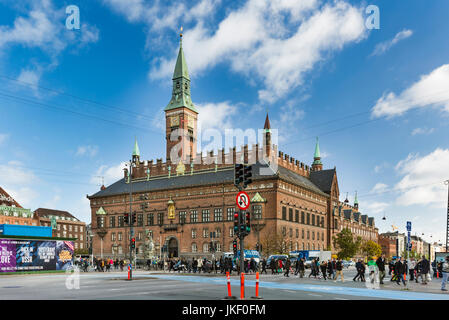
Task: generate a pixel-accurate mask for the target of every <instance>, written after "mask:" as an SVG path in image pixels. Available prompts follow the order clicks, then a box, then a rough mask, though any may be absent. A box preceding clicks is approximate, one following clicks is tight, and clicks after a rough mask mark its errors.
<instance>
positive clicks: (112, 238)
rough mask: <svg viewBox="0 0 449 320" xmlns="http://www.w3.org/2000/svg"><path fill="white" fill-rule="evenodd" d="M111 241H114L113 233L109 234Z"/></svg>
mask: <svg viewBox="0 0 449 320" xmlns="http://www.w3.org/2000/svg"><path fill="white" fill-rule="evenodd" d="M111 241H115V233H111Z"/></svg>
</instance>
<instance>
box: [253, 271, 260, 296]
mask: <svg viewBox="0 0 449 320" xmlns="http://www.w3.org/2000/svg"><path fill="white" fill-rule="evenodd" d="M251 299H262V298H261V297H259V272H256V296H255V297H251Z"/></svg>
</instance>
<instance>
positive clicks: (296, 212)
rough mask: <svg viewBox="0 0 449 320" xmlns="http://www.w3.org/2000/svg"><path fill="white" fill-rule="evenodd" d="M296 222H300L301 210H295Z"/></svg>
mask: <svg viewBox="0 0 449 320" xmlns="http://www.w3.org/2000/svg"><path fill="white" fill-rule="evenodd" d="M295 222H299V211H298V210H295Z"/></svg>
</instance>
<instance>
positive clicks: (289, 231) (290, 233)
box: [288, 228, 293, 238]
mask: <svg viewBox="0 0 449 320" xmlns="http://www.w3.org/2000/svg"><path fill="white" fill-rule="evenodd" d="M288 236H289V237H290V238H291V237H293V229H292V228H290V229H289V230H288Z"/></svg>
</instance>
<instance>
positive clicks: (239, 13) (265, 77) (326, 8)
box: [104, 0, 367, 102]
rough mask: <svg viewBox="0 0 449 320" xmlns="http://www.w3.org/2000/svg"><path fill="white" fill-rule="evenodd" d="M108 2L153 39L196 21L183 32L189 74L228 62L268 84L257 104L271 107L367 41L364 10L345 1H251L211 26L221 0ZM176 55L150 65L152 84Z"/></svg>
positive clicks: (168, 71) (164, 74) (167, 72)
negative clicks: (334, 57)
mask: <svg viewBox="0 0 449 320" xmlns="http://www.w3.org/2000/svg"><path fill="white" fill-rule="evenodd" d="M104 3H106V4H108V5H109V6H111V7H112V8H113V10H115V11H117V12H121V13H122V14H124V15H125V16H126V17H127V19H128V20H129V21H131V22H143V23H146V24H147V26H148V27H149V32H150V33H151V34H152V35H153V34H154V30H157V29H159V30H160V29H162V28H169V29H171V30H176V29H177V28H178V27H179V25H180V24H181V23H182V22H187V21H195V24H194V26H193V27H191V28H185V32H184V37H183V39H184V41H183V48H184V51H185V54H186V57H187V59H188V63H189V70H190V72H191V74H192V75H193V76H195V75H197V74H199V73H201V72H203V71H205V70H206V69H208V68H211V67H214V66H215V65H217V64H220V63H223V62H227V63H230V65H231V68H232V69H233V70H234V71H235V72H238V73H241V74H244V75H246V76H248V77H251V80H252V81H253V80H254V79H256V80H257V81H260V82H262V83H263V86H262V87H261V89H260V90H259V98H260V99H261V100H263V101H267V102H274V101H276V100H278V99H279V98H282V97H284V96H285V95H286V94H287V93H288V92H290V90H293V89H294V88H297V87H299V86H301V85H303V83H304V77H305V76H306V74H307V73H308V72H310V71H311V70H312V69H313V68H314V67H315V66H316V64H317V63H319V62H321V61H324V60H325V59H326V58H327V57H328V56H329V55H330V54H332V53H334V52H337V51H340V50H341V49H342V48H343V47H344V46H346V45H348V44H351V43H355V42H358V41H360V40H361V39H363V38H364V37H365V36H366V35H367V31H366V29H365V26H364V17H363V10H362V9H361V8H356V7H354V6H352V5H350V4H349V3H348V2H345V1H343V0H336V1H334V2H332V3H324V4H323V2H322V1H318V0H306V1H292V0H248V1H246V3H244V4H242V5H241V6H238V8H232V9H231V8H227V13H226V15H225V17H224V18H223V19H222V20H221V21H213V23H209V21H208V20H209V19H211V17H213V14H212V13H213V12H214V10H216V8H217V7H218V5H219V4H220V1H211V0H201V1H199V2H197V4H196V5H194V4H190V3H189V5H190V6H191V9H187V7H188V6H187V5H185V2H181V1H179V2H176V4H175V5H171V6H168V7H167V6H163V5H161V3H160V2H156V3H155V4H153V5H146V4H145V3H144V2H143V1H137V0H135V1H131V2H129V3H128V1H124V0H105V1H104ZM211 25H212V26H214V28H213V29H211V27H210V26H211ZM152 37H154V36H152ZM158 41H160V39H159V40H158ZM172 52H173V54H172V55H171V57H169V58H167V57H160V58H157V59H155V60H154V61H153V62H152V67H151V71H150V72H149V76H150V77H151V78H152V79H161V78H164V79H165V78H169V77H170V76H171V74H172V72H173V66H174V64H175V59H176V54H177V49H174V50H173V51H172ZM256 76H257V77H256Z"/></svg>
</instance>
